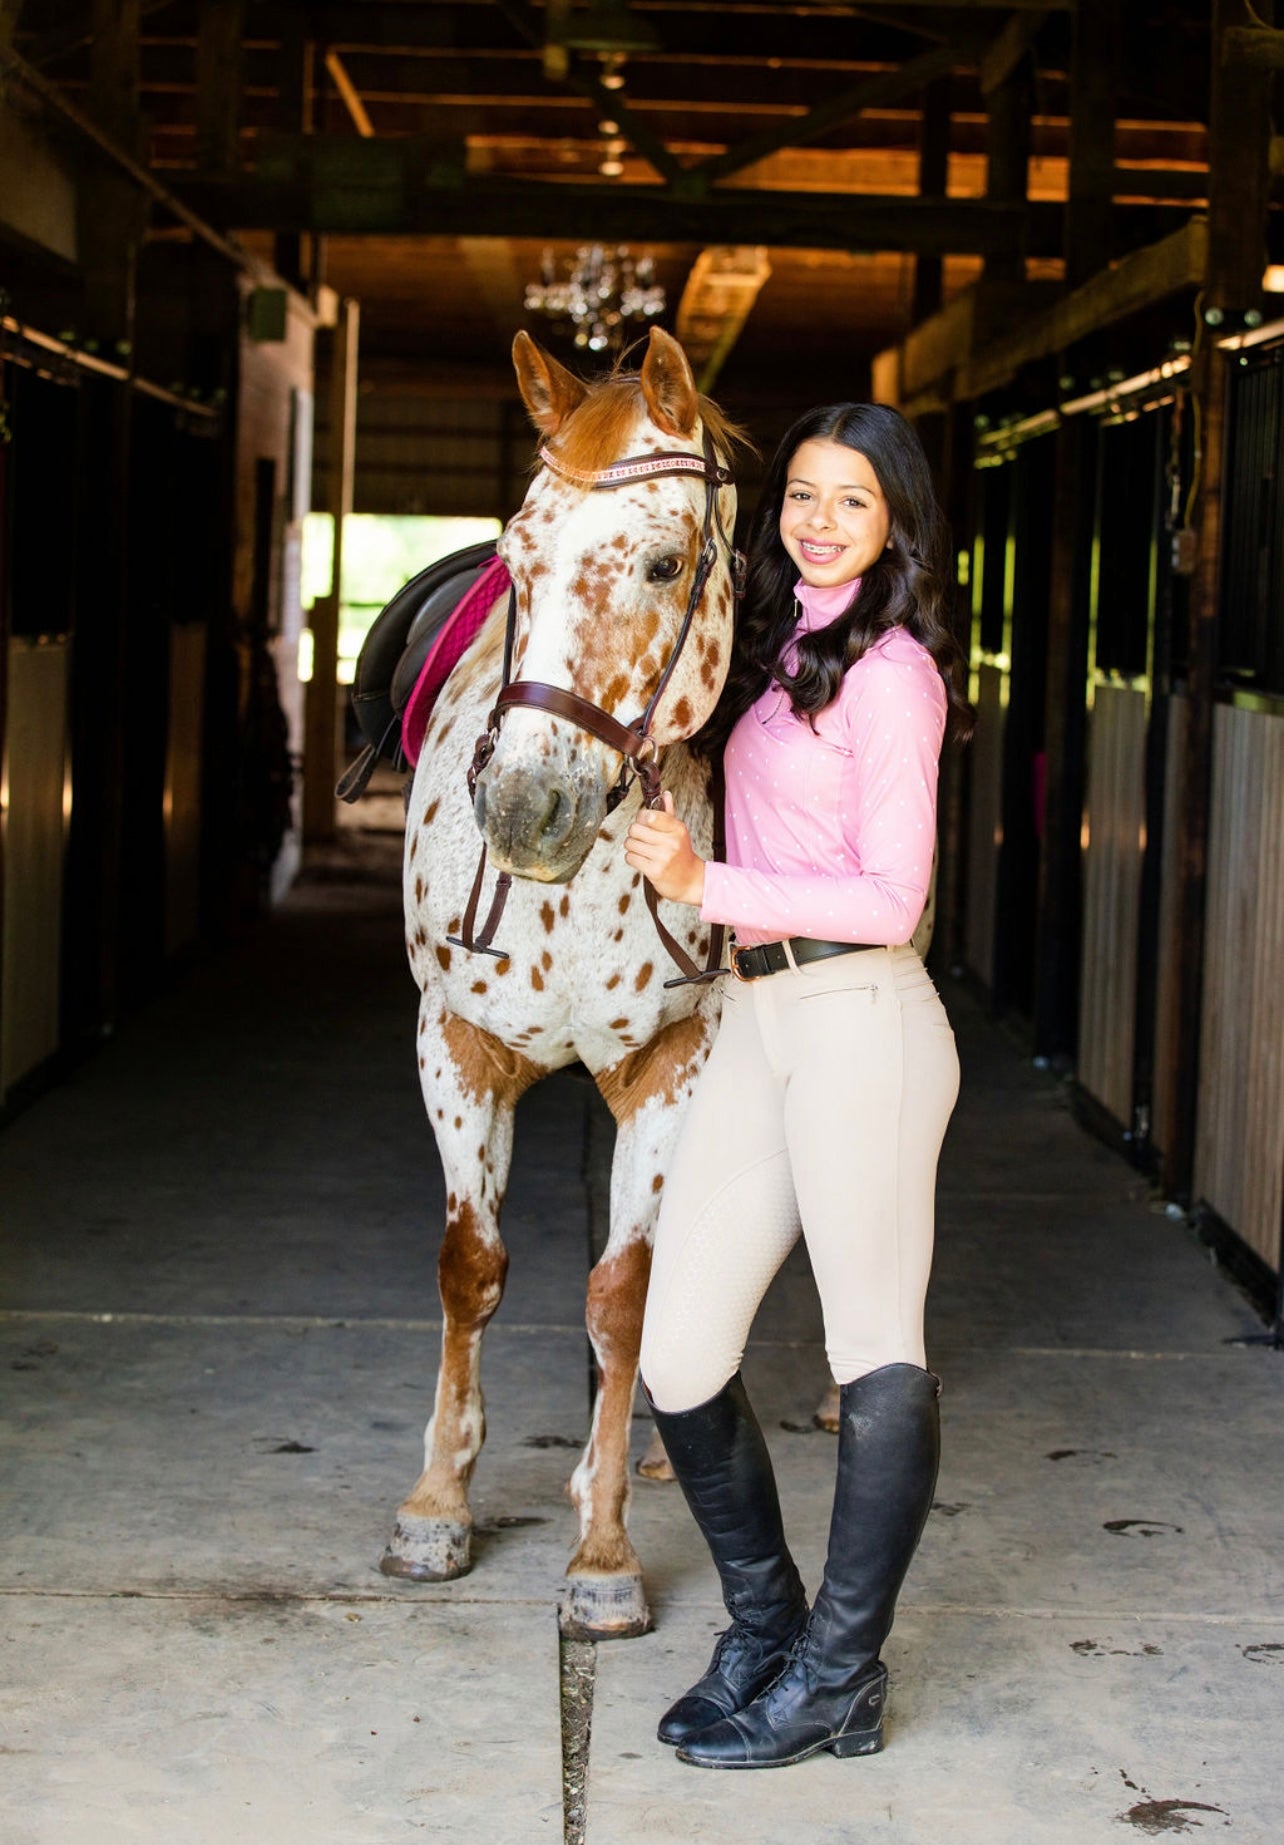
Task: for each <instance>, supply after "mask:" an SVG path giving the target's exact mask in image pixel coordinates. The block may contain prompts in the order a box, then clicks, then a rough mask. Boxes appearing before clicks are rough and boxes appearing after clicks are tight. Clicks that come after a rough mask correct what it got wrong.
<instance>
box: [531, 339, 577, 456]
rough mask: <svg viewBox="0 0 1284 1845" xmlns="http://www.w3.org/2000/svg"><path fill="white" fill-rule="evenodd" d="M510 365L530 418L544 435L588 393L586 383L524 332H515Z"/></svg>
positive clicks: (551, 432) (559, 424)
mask: <svg viewBox="0 0 1284 1845" xmlns="http://www.w3.org/2000/svg"><path fill="white" fill-rule="evenodd" d="M513 367H514V369H515V371H516V373H517V388H518V390H519V391H520V392H521V394H522V402H523V403H524V404H525V405H526V408H527V409H528V410H529V411H530V416H531V421H532V422H533V423H534V425H535V427H536V429H542V430H543V432H544V434H545V435H546V436H555V435H556V434H557V432H558V430H559V429H560V428H561V427H562V425H563V423H565V421H566V419H567V417H569V416H570V414H571V412H572V411H573V410H578V409H579V407H580V405H581V404H582V403H583V402H584V399H585V398H586V397H587V396H588V386H587V385H585V384H582V383H581V382H580V380H579V379H578V378H577V377H575V375H574V373H572V372H568V371H567V369H566V367H565V366H564V365H559V364H558V362H557V360H556V359H554V358H551V357H550V356H549V354H548V353H546V352H545V351H544V348H543V347H542V346H537V345H536V343H535V341H534V340H533V339H532V338H531V336H530V334H529V333H526V332H521V333H519V334H518V335H517V338H516V339H515V340H514V341H513Z"/></svg>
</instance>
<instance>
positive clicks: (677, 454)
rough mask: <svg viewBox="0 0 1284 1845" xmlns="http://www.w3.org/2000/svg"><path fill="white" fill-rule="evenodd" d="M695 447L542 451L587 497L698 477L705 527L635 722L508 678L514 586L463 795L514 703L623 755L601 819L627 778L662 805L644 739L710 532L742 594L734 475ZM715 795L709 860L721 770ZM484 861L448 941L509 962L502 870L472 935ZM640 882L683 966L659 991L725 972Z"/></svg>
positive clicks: (714, 946)
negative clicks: (667, 918)
mask: <svg viewBox="0 0 1284 1845" xmlns="http://www.w3.org/2000/svg"><path fill="white" fill-rule="evenodd" d="M703 448H704V453H703V454H702V455H696V454H693V453H692V452H691V451H690V450H689V449H674V450H660V451H658V452H657V453H655V454H650V455H635V456H630V457H628V458H627V459H626V460H624V461H617V462H614V463H613V464H612V465H611V466H610V467H609V468H602V469H600V470H598V471H596V472H593V473H589V472H585V471H583V470H581V469H579V468H570V467H567V466H566V465H565V463H563V462H561V461H559V460H558V458H557V457H556V456H555V455H554V454H553V453H552V451H551V450H550V449H548V448H541V450H540V460H541V461H542V462H543V463H544V464H545V466H546V467H548V468H549V469H551V470H552V472H553V473H554V474H557V475H560V476H561V478H562V479H563V480H569V481H570V482H572V484H573V485H575V486H577V487H586V488H589V489H591V490H592V491H593V492H595V493H600V492H606V491H609V490H610V489H612V488H614V487H623V486H627V485H629V484H630V483H632V482H634V481H638V480H658V479H660V478H662V477H664V476H667V475H681V474H698V475H699V476H700V477H701V479H702V480H703V481H704V484H705V501H704V523H703V526H702V529H701V533H700V556H699V559H698V560H697V563H696V568H695V572H694V574H693V576H692V579H691V588H690V591H689V593H688V596H687V606H686V609H685V611H684V613H683V617H682V625H681V627H680V628H679V630H678V638H677V640H676V641H675V642H674V645H673V651H672V652H671V653H670V655H669V659H668V663H667V664H666V666H665V668H664V671H663V672H662V673H661V675H660V679H659V683H658V684H657V686H656V688H655V691H654V692H653V693H652V694H651V697H650V699H649V700H648V702H647V707H646V710H645V711H644V712H643V713H642V715H641V717H639V718H636V719H635V720H634V722H633V723H632V724H622V723H621V722H620V721H619V719H618V718H616V717H613V716H612V715H611V713H610V712H609V711H603V710H602V708H601V706H600V705H594V704H591V703H590V702H589V700H588V699H586V698H581V697H580V695H579V693H578V692H571V691H567V690H566V689H565V688H564V687H562V686H554V685H545V684H543V683H542V682H541V681H539V680H533V679H513V677H512V667H513V643H514V639H515V635H516V629H517V590H516V587H515V586H514V587H511V588H510V589H509V592H508V622H507V626H506V629H505V634H504V673H503V680H502V683H501V686H500V692H499V696H498V698H497V699H496V700H495V705H494V709H493V710H492V711H491V714H490V716H489V718H488V719H487V720H486V733H485V735H484V736H482V737H479V738H478V739H477V747H476V749H475V750H474V751H473V759H472V763H471V764H470V766H469V770H468V792H469V794H470V795H472V794H474V793H475V791H476V786H477V777H478V776H479V775H480V774H481V772H482V771H483V769H484V768H485V767H486V765H487V763H488V762H489V761H490V759H491V757H492V756H493V755H494V753H495V745H496V743H497V742H498V740H499V727H500V724H501V722H502V721H503V716H504V713H505V712H506V711H509V710H511V709H512V708H513V706H515V705H521V706H524V707H525V708H526V709H528V710H536V711H546V712H549V713H550V714H551V715H553V716H554V717H563V718H567V719H569V721H570V722H571V723H572V724H575V725H577V726H578V727H579V728H580V729H581V730H586V731H587V732H588V733H589V735H590V736H593V737H597V738H598V739H599V741H600V742H602V743H605V744H606V745H607V746H608V748H610V749H614V750H618V751H619V752H620V754H621V756H622V757H623V762H622V763H621V765H620V774H619V779H618V780H617V781H616V783H615V785H614V787H613V788H612V789H611V792H610V794H609V795H608V796H607V802H606V808H607V812H608V813H611V812H613V811H614V809H615V808H616V807H617V806H618V805H619V803H620V802H621V801H622V800H623V798H624V796H625V794H626V793H627V792H628V788H629V785H630V783H631V782H632V781H633V780H634V779H636V780H637V781H639V782H640V783H641V785H642V799H643V804H644V805H645V806H647V807H651V808H658V807H660V806H661V805H662V804H663V793H662V789H661V786H660V767H659V755H660V753H659V747H658V745H657V744H656V741H655V738H654V737H653V736H652V735H651V724H652V721H653V719H654V717H655V712H656V708H657V706H658V705H659V702H660V700H661V698H662V697H663V696H664V692H665V688H666V687H667V686H668V684H669V681H670V679H671V678H672V677H673V673H674V670H675V668H676V667H677V664H678V661H679V659H680V658H681V656H682V650H683V648H684V646H685V645H686V641H687V636H688V634H689V633H690V631H691V624H692V622H693V620H694V619H695V613H696V610H697V608H698V607H699V605H700V601H701V598H702V597H703V595H704V591H705V587H706V585H707V584H708V581H709V577H710V575H711V574H712V571H713V567H714V565H715V564H716V563H717V561H718V547H717V542H716V540H715V536H714V534H715V532H716V533H717V537H718V538H719V539H721V541H722V544H723V546H724V548H725V549H726V552H727V555H728V558H729V559H730V562H731V568H732V581H733V587H734V592H735V595H736V598H737V600H738V599H739V597H740V595H741V594H742V593H743V588H744V559H743V557H742V556H741V554H740V553H739V552H738V551H736V550H735V549H734V548H733V546H732V544H731V541H730V539H729V538H728V536H727V533H726V531H725V530H724V528H723V524H722V516H721V514H720V512H719V510H718V489H719V488H720V487H728V486H730V485H731V482H732V479H733V476H732V473H731V470H730V469H729V468H727V467H724V466H723V465H722V464H721V463H720V462H719V461H718V459H717V456H716V455H715V453H714V449H713V443H712V441H711V440H710V437H709V432H708V430H705V431H704V432H703ZM713 797H714V850H715V854H716V853H717V852H718V851H720V850H721V839H722V786H721V775H720V774H717V775H715V778H714V788H713ZM486 856H487V855H486V847H485V846H484V845H483V847H482V853H481V861H480V863H479V864H478V866H477V875H476V876H475V877H474V879H473V887H472V890H471V892H470V893H469V897H468V905H467V908H466V909H465V911H464V917H463V922H462V924H461V926H460V932H459V934H458V935H457V936H456V935H452V936H448V937H447V938H446V939H447V941H449V942H451V943H452V944H453V945H454V946H455V947H458V948H466V949H470V950H474V951H479V952H480V953H482V954H489V955H494V956H496V957H497V959H499V960H507V959H508V957H507V955H506V954H505V952H504V950H503V949H500V948H495V947H493V946H492V943H493V942H494V939H495V931H496V929H497V928H498V927H499V921H500V918H501V916H502V915H503V913H504V904H505V902H506V901H507V898H508V892H509V889H510V888H511V886H512V876H511V874H510V873H509V872H506V871H504V872H501V873H500V875H499V879H498V882H497V883H496V886H495V895H494V897H493V899H492V901H491V906H490V910H489V912H488V914H487V916H486V920H485V922H484V923H483V924H482V927H481V930H480V932H478V931H477V912H478V909H479V908H480V905H481V894H482V885H483V882H484V880H485V876H486ZM643 884H644V892H645V897H646V906H647V909H648V910H649V911H650V913H651V920H652V922H653V923H654V924H655V929H656V933H657V935H658V936H659V938H660V941H661V942H662V943H663V945H664V947H665V949H666V951H667V952H668V954H669V957H670V959H671V960H672V961H673V962H674V963H675V965H676V966H677V967H679V968H680V969H681V970H682V973H681V978H680V979H677V980H666V981H665V983H664V984H665V986H666V987H678V986H688V985H690V984H692V983H693V982H696V981H705V980H713V979H715V978H716V977H717V975H718V974H719V973H721V972H722V971H723V970H722V967H721V962H722V941H723V927H722V924H721V923H715V924H714V926H713V929H712V933H711V935H710V938H709V956H708V960H707V961H706V963H705V966H704V967H703V968H700V967H698V966H697V965H696V963H695V962H694V961H693V960H692V958H691V956H690V955H689V954H688V953H687V951H686V950H685V948H683V947H682V946H681V944H680V943H679V942H677V941H675V940H674V937H673V935H672V934H671V933H670V931H669V930H668V929H667V928H666V927H665V925H664V923H663V922H662V921H661V919H660V913H659V907H658V902H659V900H658V898H657V896H656V893H655V890H654V887H653V886H652V885H651V884H650V883H649V882H647V881H646V880H644V881H643Z"/></svg>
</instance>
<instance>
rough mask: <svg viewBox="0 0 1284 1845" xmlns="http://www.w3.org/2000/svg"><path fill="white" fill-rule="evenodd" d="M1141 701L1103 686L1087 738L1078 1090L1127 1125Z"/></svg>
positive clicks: (1139, 849)
mask: <svg viewBox="0 0 1284 1845" xmlns="http://www.w3.org/2000/svg"><path fill="white" fill-rule="evenodd" d="M1146 721H1147V699H1146V694H1145V693H1144V692H1143V691H1136V690H1133V689H1132V688H1130V687H1126V686H1114V685H1099V686H1098V687H1097V688H1096V693H1095V696H1094V701H1093V707H1092V713H1091V716H1090V718H1089V729H1088V775H1087V780H1088V790H1087V805H1086V817H1087V849H1086V852H1085V854H1084V897H1083V953H1082V960H1081V964H1080V985H1079V1060H1078V1076H1079V1081H1080V1083H1081V1084H1082V1085H1083V1087H1084V1088H1085V1089H1087V1090H1088V1091H1089V1093H1090V1094H1092V1095H1093V1096H1095V1097H1096V1099H1097V1100H1098V1101H1099V1102H1100V1103H1102V1104H1103V1106H1104V1107H1106V1108H1107V1109H1109V1111H1110V1113H1111V1114H1112V1115H1113V1116H1114V1118H1115V1120H1116V1121H1118V1122H1119V1123H1120V1125H1121V1126H1123V1127H1125V1128H1129V1129H1131V1127H1132V1125H1133V1120H1132V1111H1133V1069H1134V1036H1135V1024H1136V1011H1137V923H1138V905H1139V901H1140V895H1141V861H1142V854H1143V851H1144V847H1145V818H1146V789H1145V751H1146Z"/></svg>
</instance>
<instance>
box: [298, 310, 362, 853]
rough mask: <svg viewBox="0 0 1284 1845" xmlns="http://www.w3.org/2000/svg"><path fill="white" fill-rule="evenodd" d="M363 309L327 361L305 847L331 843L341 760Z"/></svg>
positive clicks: (345, 317) (342, 321)
mask: <svg viewBox="0 0 1284 1845" xmlns="http://www.w3.org/2000/svg"><path fill="white" fill-rule="evenodd" d="M359 330H360V310H359V308H358V305H357V303H356V302H355V301H344V302H343V304H342V306H341V307H340V309H339V324H338V326H337V327H336V328H335V331H334V342H333V346H332V350H331V356H330V475H329V493H328V495H327V511H328V512H329V513H330V516H331V518H332V519H333V520H334V574H333V577H332V579H331V583H330V594H329V595H328V596H323V597H321V599H320V600H319V601H318V602H316V603H315V604H314V605H313V608H312V617H311V621H310V623H309V626H310V627H311V629H312V680H311V683H310V684H309V686H308V696H307V711H306V714H305V722H304V736H303V843H304V844H305V845H319V844H322V843H324V842H325V841H326V840H329V839H333V838H334V830H335V821H334V784H335V781H336V780H337V778H338V762H339V749H338V744H339V728H338V701H339V689H338V688H339V601H340V596H341V593H342V584H343V522H344V519H345V518H346V517H347V515H348V514H349V513H350V512H351V511H352V478H353V457H354V454H355V451H356V434H357V342H358V336H359Z"/></svg>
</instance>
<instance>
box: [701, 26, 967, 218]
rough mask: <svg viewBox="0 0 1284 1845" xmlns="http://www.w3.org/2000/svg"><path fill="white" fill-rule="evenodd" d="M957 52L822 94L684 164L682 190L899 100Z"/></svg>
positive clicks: (946, 67) (930, 54) (942, 70)
mask: <svg viewBox="0 0 1284 1845" xmlns="http://www.w3.org/2000/svg"><path fill="white" fill-rule="evenodd" d="M958 56H959V54H958V51H957V49H956V48H955V47H954V46H953V45H938V46H934V47H933V49H932V50H931V51H925V52H923V53H922V54H921V55H920V56H919V57H917V58H911V59H910V61H909V63H908V64H902V65H901V66H900V67H899V69H897V70H889V71H880V72H879V74H878V76H876V77H867V78H866V79H865V80H864V82H862V83H857V84H855V85H853V86H852V87H851V88H850V89H847V90H842V91H840V92H839V93H838V95H836V96H829V97H826V99H825V101H824V102H821V103H817V105H816V107H815V108H814V109H811V110H809V111H808V112H807V114H806V115H804V116H803V117H802V118H801V119H799V120H796V121H790V122H786V123H784V124H783V125H782V126H781V127H780V128H771V129H768V130H766V131H765V132H764V133H763V134H760V135H750V137H749V138H748V140H746V141H741V142H739V143H738V145H737V146H735V147H729V148H727V150H726V152H725V153H722V154H715V155H714V157H713V158H712V159H711V160H704V161H701V163H700V165H699V166H697V167H690V168H688V169H687V171H686V172H685V174H684V175H683V180H682V185H683V189H684V190H691V189H693V188H694V187H696V186H697V185H700V186H707V185H710V184H712V183H713V181H715V180H720V179H727V178H729V177H730V175H731V174H732V173H740V172H743V170H744V169H745V168H746V167H751V166H754V165H756V164H757V162H758V161H760V160H765V159H767V158H768V157H769V156H770V155H772V154H776V153H779V152H780V151H781V149H782V148H786V147H805V146H806V145H807V143H808V142H809V141H816V140H818V139H819V138H820V136H821V135H825V134H828V133H829V131H830V130H831V129H833V128H837V127H839V126H840V125H841V124H842V123H844V122H850V121H852V120H853V119H854V118H855V117H856V116H858V115H861V114H863V113H864V111H865V110H866V109H873V108H876V107H879V106H886V105H887V104H888V103H894V102H899V101H900V100H901V99H902V97H905V96H912V95H913V94H914V93H915V92H916V91H918V90H921V89H922V88H923V87H924V85H925V84H929V83H931V82H932V81H933V79H935V78H937V77H943V76H945V75H946V74H947V72H949V71H950V70H952V69H953V67H954V65H955V63H956V62H957V61H958Z"/></svg>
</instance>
